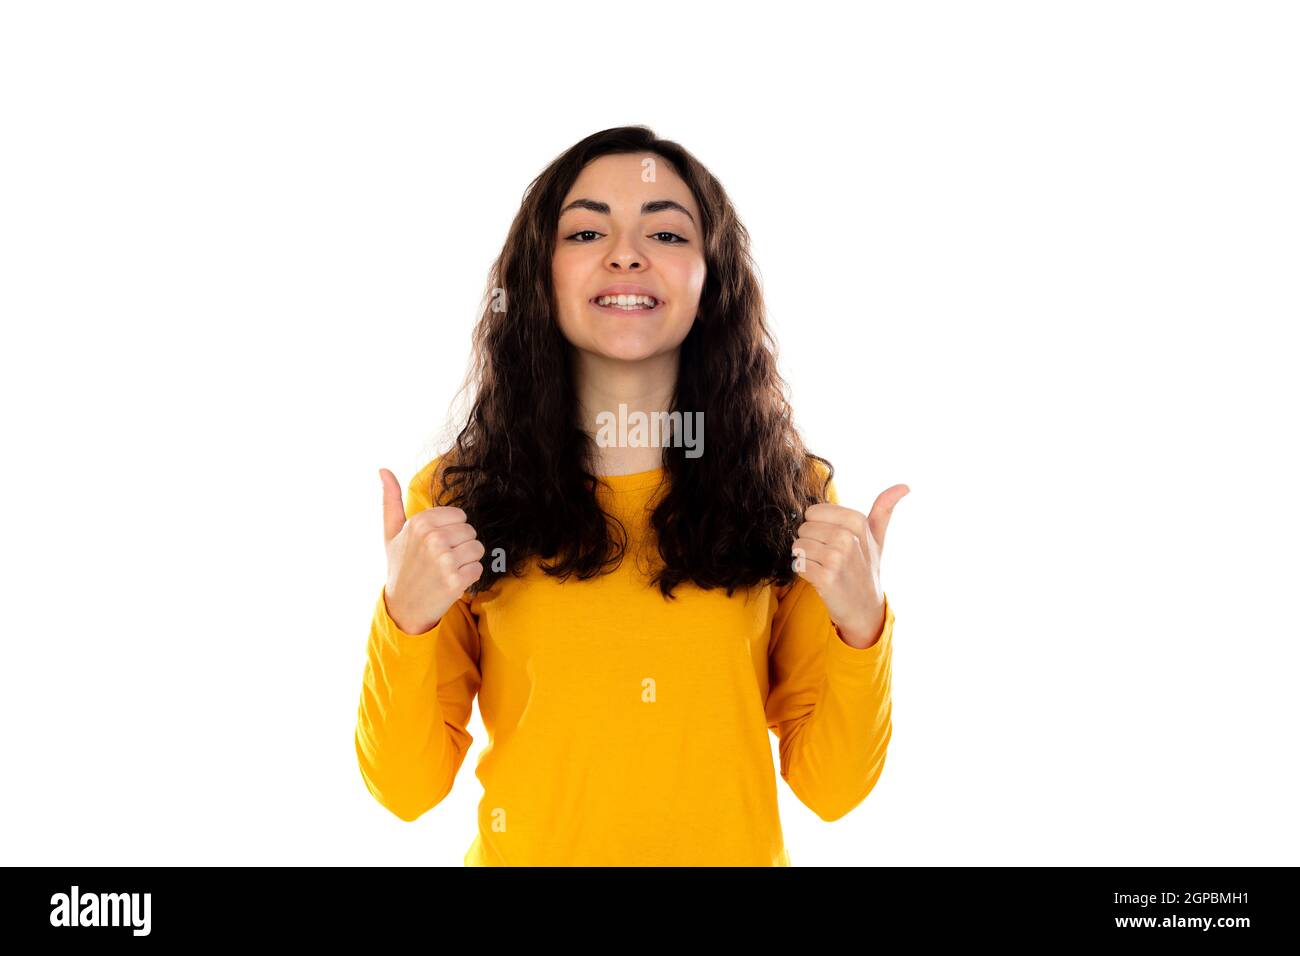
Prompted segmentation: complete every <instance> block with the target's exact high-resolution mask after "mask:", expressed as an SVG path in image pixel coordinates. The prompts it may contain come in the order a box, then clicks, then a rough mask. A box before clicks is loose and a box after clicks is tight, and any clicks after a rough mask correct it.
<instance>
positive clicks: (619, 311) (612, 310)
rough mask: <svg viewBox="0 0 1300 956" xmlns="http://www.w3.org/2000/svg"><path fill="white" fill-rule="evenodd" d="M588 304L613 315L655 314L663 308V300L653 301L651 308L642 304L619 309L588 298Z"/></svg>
mask: <svg viewBox="0 0 1300 956" xmlns="http://www.w3.org/2000/svg"><path fill="white" fill-rule="evenodd" d="M588 304H589V305H590V306H591V307H592V308H594V309H599V310H600V311H601V312H608V313H611V314H613V315H656V314H658V313H659V312H661V311H662V310H663V307H664V303H663V300H662V299H661V300H658V301H656V302H655V305H654V308H653V309H647V308H646V307H645V306H644V305H643V306H641V307H640V308H636V309H621V308H619V307H618V306H616V305H600V304H598V303H596V302H594V301H591V300H588Z"/></svg>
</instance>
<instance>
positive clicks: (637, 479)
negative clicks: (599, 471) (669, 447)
mask: <svg viewBox="0 0 1300 956" xmlns="http://www.w3.org/2000/svg"><path fill="white" fill-rule="evenodd" d="M663 472H664V466H663V465H660V466H659V467H658V468H651V469H650V470H649V471H636V472H633V473H632V474H630V475H597V476H596V477H597V478H598V479H599V480H600V481H602V482H604V483H605V484H607V485H609V486H610V488H612V489H613V490H614V491H639V490H641V489H644V488H653V487H654V486H655V485H657V484H659V480H660V477H661V476H662V475H663Z"/></svg>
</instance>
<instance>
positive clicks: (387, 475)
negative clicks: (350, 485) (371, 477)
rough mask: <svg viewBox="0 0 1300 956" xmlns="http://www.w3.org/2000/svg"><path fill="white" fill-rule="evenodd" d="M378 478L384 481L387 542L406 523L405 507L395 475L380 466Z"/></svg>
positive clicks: (400, 487)
mask: <svg viewBox="0 0 1300 956" xmlns="http://www.w3.org/2000/svg"><path fill="white" fill-rule="evenodd" d="M379 480H380V481H382V482H383V483H384V544H387V543H388V542H390V541H392V540H393V539H394V538H395V537H397V532H399V531H401V530H402V525H404V524H406V509H405V508H403V507H402V486H401V484H399V483H398V481H397V476H396V475H394V474H393V473H392V472H391V471H389V470H388V469H387V468H380V469H379Z"/></svg>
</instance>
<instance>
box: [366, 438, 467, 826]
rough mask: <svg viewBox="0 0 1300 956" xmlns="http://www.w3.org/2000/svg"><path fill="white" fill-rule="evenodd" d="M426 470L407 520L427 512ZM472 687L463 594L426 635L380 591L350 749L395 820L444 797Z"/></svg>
mask: <svg viewBox="0 0 1300 956" xmlns="http://www.w3.org/2000/svg"><path fill="white" fill-rule="evenodd" d="M435 461H436V459H435ZM431 466H432V463H431V464H430V466H426V468H425V469H423V470H421V472H420V473H419V474H417V475H416V476H415V478H413V479H412V481H411V484H410V488H409V494H408V497H407V504H406V516H407V518H410V517H411V516H412V515H414V514H416V513H417V512H419V511H422V510H423V509H425V508H427V507H429V494H428V490H427V481H428V477H429V476H428V472H429V470H430V468H431ZM479 683H480V673H479V641H478V627H477V622H476V620H475V617H474V614H473V613H472V611H471V598H470V596H469V595H468V594H462V595H461V596H460V598H458V599H457V601H456V603H455V604H453V605H452V606H451V607H450V608H448V610H447V613H445V614H444V615H443V616H442V617H441V618H439V620H438V622H437V623H436V624H435V625H434V626H433V627H432V628H431V629H430V630H428V631H426V632H424V633H423V634H408V633H406V632H405V631H403V630H402V629H401V628H400V627H398V626H397V624H396V622H394V621H393V619H392V617H391V616H390V615H389V613H388V605H387V602H386V600H385V594H384V590H383V588H380V592H379V597H378V599H377V600H376V602H375V607H374V615H373V617H372V619H371V623H370V635H369V638H368V639H367V644H366V666H365V674H364V678H363V681H362V687H361V703H360V706H359V707H358V709H357V728H356V734H355V743H356V753H357V762H358V764H359V766H360V768H361V776H362V779H363V780H364V781H365V784H366V787H367V788H368V789H369V790H370V792H371V794H373V795H374V797H375V799H376V800H378V801H379V803H380V804H382V805H383V806H384V807H386V808H387V809H388V810H390V811H392V812H393V813H394V814H395V815H396V816H398V817H399V818H400V819H402V820H407V821H412V820H415V819H417V818H418V817H419V816H420V815H421V814H423V813H424V812H425V811H427V810H429V809H431V808H432V807H434V806H436V805H437V804H438V802H439V801H441V800H442V799H443V797H445V796H446V795H447V794H448V793H449V792H450V791H451V786H452V783H453V782H454V781H455V779H456V773H457V771H459V770H460V767H461V764H462V763H463V762H464V760H465V754H466V753H467V752H468V750H469V746H470V744H471V743H472V742H473V737H472V736H470V734H469V733H468V731H467V730H466V729H465V728H466V726H467V725H468V723H469V718H470V714H471V712H472V708H473V701H474V695H475V694H477V693H478V689H479Z"/></svg>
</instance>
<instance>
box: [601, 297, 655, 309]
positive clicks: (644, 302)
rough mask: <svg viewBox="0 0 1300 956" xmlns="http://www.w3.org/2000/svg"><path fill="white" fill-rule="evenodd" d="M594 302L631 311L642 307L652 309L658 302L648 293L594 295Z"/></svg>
mask: <svg viewBox="0 0 1300 956" xmlns="http://www.w3.org/2000/svg"><path fill="white" fill-rule="evenodd" d="M596 304H597V305H608V306H614V307H616V308H620V309H626V310H627V311H628V312H632V311H635V310H636V309H642V308H645V309H653V308H654V307H655V306H656V305H658V304H659V303H658V301H657V300H656V299H655V298H654V297H653V296H648V295H600V296H597V297H596Z"/></svg>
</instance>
